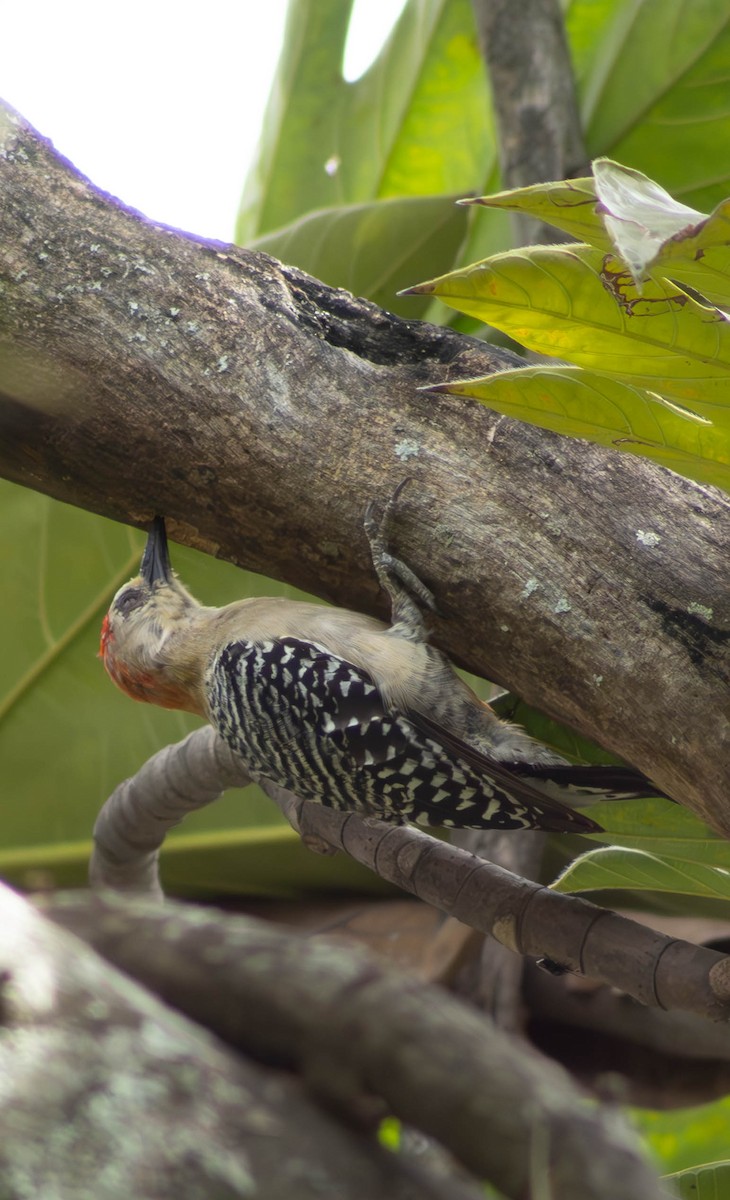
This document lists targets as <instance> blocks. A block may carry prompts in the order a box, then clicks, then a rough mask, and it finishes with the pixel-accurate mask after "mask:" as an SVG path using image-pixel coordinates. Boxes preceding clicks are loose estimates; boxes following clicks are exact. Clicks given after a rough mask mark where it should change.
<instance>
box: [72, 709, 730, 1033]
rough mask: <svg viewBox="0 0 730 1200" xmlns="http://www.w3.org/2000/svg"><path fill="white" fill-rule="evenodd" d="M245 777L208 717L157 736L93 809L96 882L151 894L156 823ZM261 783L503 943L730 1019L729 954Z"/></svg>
mask: <svg viewBox="0 0 730 1200" xmlns="http://www.w3.org/2000/svg"><path fill="white" fill-rule="evenodd" d="M200 781H202V784H203V787H202V791H198V789H199V788H200ZM248 782H250V777H249V775H248V773H247V772H246V769H245V766H244V765H243V763H241V762H240V761H239V760H238V759H237V758H236V756H235V755H234V754H233V753H232V752H231V751H230V750H229V749H228V747H227V746H226V745H225V743H224V742H223V741H222V740H221V739H220V738H219V737H218V736H217V734H216V733H215V732H214V731H213V729H212V728H211V727H210V726H205V727H204V728H202V729H196V730H195V731H194V732H193V733H191V734H189V735H188V737H187V738H185V740H184V741H182V742H178V743H177V745H175V746H167V747H166V748H165V749H164V750H162V751H160V752H159V753H158V754H156V755H154V756H153V757H152V758H151V759H149V761H148V762H147V763H146V764H145V765H144V767H142V769H141V770H140V771H139V772H138V774H137V775H136V776H135V777H134V778H133V779H130V780H127V781H126V782H125V783H124V784H122V785H121V786H120V787H119V788H117V789H116V790H115V792H113V793H112V795H111V796H110V798H109V800H107V802H106V804H105V806H104V808H103V809H102V812H101V814H100V816H99V819H98V820H97V823H96V828H95V830H94V840H95V850H94V857H93V859H92V868H91V877H92V881H93V882H94V884H95V886H97V887H102V886H113V887H117V888H122V889H131V890H141V891H146V892H148V893H150V894H152V895H153V896H156V895H158V894H160V893H159V883H158V881H157V851H158V850H159V847H160V846H161V845H162V842H163V840H164V836H165V833H166V831H167V830H168V829H169V828H171V827H172V826H173V825H176V824H178V822H179V821H180V820H182V818H183V817H184V816H185V815H186V814H187V813H188V812H191V811H193V809H194V808H196V807H200V806H201V805H203V804H208V803H210V802H211V800H214V799H215V798H216V796H217V795H219V794H220V792H221V791H223V790H224V789H225V788H226V787H231V786H232V785H235V786H237V787H241V786H245V784H246V783H248ZM259 783H260V785H261V787H262V788H263V789H264V791H265V792H266V793H267V795H269V796H270V797H271V799H272V800H273V801H274V802H275V804H277V805H278V807H279V808H280V809H281V811H282V812H283V813H284V816H285V817H286V818H287V820H288V821H289V823H290V824H291V825H293V827H294V828H295V829H296V830H298V832H299V833H300V835H301V837H302V838H303V840H304V842H305V845H308V846H309V847H310V848H312V849H317V850H322V849H324V851H325V853H331V852H332V847H336V848H337V849H341V850H345V851H346V852H347V853H348V854H350V855H351V856H352V857H353V858H354V859H356V860H357V861H358V862H360V863H363V865H364V866H366V867H369V868H370V869H371V870H372V871H374V872H375V873H376V874H377V875H379V876H380V877H381V878H382V879H387V880H388V881H389V882H391V883H394V884H396V885H397V886H398V887H400V888H403V889H404V890H405V891H408V892H412V893H413V894H414V895H416V896H418V897H419V898H420V899H421V900H424V901H426V903H427V904H432V905H433V906H434V907H436V908H439V909H440V910H441V911H442V912H446V913H449V914H450V915H451V916H454V917H457V918H458V920H459V921H461V922H463V923H464V924H465V925H471V926H472V927H473V928H474V929H478V930H480V931H481V932H482V933H490V934H491V935H492V936H493V937H495V938H496V939H497V940H498V941H499V942H501V943H502V944H503V945H505V946H507V948H508V949H510V950H514V951H515V952H517V953H519V954H527V955H531V956H534V957H546V958H549V959H551V960H553V961H554V962H557V963H559V964H560V965H562V966H564V967H565V968H567V969H569V970H571V971H574V972H576V973H578V974H585V975H589V976H590V977H591V978H593V979H596V980H599V981H601V982H603V983H607V984H611V985H612V986H614V987H618V988H621V990H622V991H625V992H628V993H629V995H631V996H634V997H635V998H636V999H637V1000H640V1001H641V1002H642V1003H643V1004H647V1005H656V1006H659V1007H661V1008H668V1009H679V1010H682V1011H685V1012H694V1013H699V1014H700V1015H702V1016H708V1017H711V1018H712V1019H713V1020H728V1018H730V958H729V957H726V956H725V955H722V954H718V953H716V952H715V951H714V950H709V949H707V948H705V947H700V946H693V945H691V943H689V942H683V941H681V940H678V939H676V938H670V937H666V936H664V935H663V934H660V933H656V932H655V931H654V930H652V929H648V928H647V927H646V926H644V925H639V924H637V923H636V922H635V921H630V920H628V919H627V918H626V917H620V916H618V915H617V914H616V913H614V912H610V911H609V910H607V909H603V908H598V907H597V906H596V905H594V904H590V903H588V901H586V900H581V899H579V898H577V897H575V896H564V895H561V894H560V893H558V892H551V891H550V890H549V889H548V888H545V887H543V886H541V885H540V884H537V883H532V882H531V881H529V880H527V879H522V878H520V877H519V876H518V875H514V874H512V872H510V871H505V870H503V869H502V868H501V867H498V866H495V865H494V864H493V863H489V862H486V861H485V860H484V859H480V858H476V857H475V856H474V855H472V854H468V853H467V852H466V851H464V850H460V849H459V848H458V847H456V846H450V845H448V844H447V843H445V842H440V841H437V840H436V839H435V838H433V837H431V836H429V834H426V833H421V831H420V830H417V829H415V828H414V827H413V826H398V825H388V824H385V823H384V822H382V821H375V820H364V819H363V818H361V817H358V816H356V815H355V814H354V813H350V814H347V813H345V814H343V813H339V812H335V811H334V810H332V809H328V808H324V807H322V806H321V805H319V804H312V803H308V802H306V801H303V800H299V799H298V798H297V797H296V796H294V795H292V793H291V792H287V791H285V790H284V789H283V788H280V787H278V786H277V785H276V784H273V783H270V782H269V781H268V780H265V779H264V780H259ZM537 836H539V835H537Z"/></svg>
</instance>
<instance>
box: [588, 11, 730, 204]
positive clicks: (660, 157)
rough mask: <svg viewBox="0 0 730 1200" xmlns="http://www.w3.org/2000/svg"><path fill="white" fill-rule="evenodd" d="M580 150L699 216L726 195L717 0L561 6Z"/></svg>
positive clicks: (721, 20) (728, 129)
mask: <svg viewBox="0 0 730 1200" xmlns="http://www.w3.org/2000/svg"><path fill="white" fill-rule="evenodd" d="M565 19H566V27H567V32H568V37H569V40H570V43H571V47H572V50H573V54H574V60H575V64H576V73H577V77H578V87H579V93H580V104H581V113H582V119H583V128H584V130H585V138H586V146H587V150H588V154H589V156H590V157H591V158H596V157H598V156H599V155H602V154H610V155H611V157H613V158H616V159H619V160H620V161H621V162H624V163H627V164H628V165H629V166H632V167H638V168H639V169H640V170H642V171H646V172H647V174H649V175H651V176H652V178H654V179H657V180H659V181H660V183H661V184H662V185H663V186H664V187H666V188H668V189H669V190H670V191H671V192H672V194H673V195H675V196H681V197H682V199H683V200H684V201H685V203H688V204H691V205H692V206H693V207H695V208H698V209H706V210H707V209H711V208H712V207H714V205H715V204H717V203H719V201H720V200H722V199H723V197H725V196H727V195H728V194H729V193H730V160H729V159H728V157H727V155H726V154H723V153H722V152H719V153H718V151H719V149H720V147H724V146H728V145H730V105H729V104H728V102H727V98H728V83H730V8H728V5H727V4H726V3H725V2H724V0H661V2H660V3H657V2H656V0H569V2H568V4H567V8H566V16H565Z"/></svg>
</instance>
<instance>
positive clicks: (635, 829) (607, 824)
mask: <svg viewBox="0 0 730 1200" xmlns="http://www.w3.org/2000/svg"><path fill="white" fill-rule="evenodd" d="M590 815H591V816H592V817H594V818H595V820H596V821H598V824H599V825H602V826H603V832H602V833H595V834H591V841H595V842H605V843H607V844H608V845H609V846H620V847H625V848H626V849H632V850H641V851H644V852H646V853H647V854H653V855H655V856H657V857H658V858H667V859H671V860H672V862H682V863H697V864H699V865H700V866H704V867H720V868H722V869H723V870H728V871H730V842H728V840H727V838H724V837H721V836H720V834H718V833H716V832H715V831H714V829H711V828H710V826H709V825H706V824H705V823H704V821H701V820H700V818H699V817H697V816H695V814H694V813H693V812H691V811H690V810H689V809H688V808H684V807H683V805H681V804H673V803H672V801H671V800H665V799H664V798H663V797H661V796H652V797H645V798H643V799H641V800H610V801H604V802H602V803H600V804H594V805H591V808H590Z"/></svg>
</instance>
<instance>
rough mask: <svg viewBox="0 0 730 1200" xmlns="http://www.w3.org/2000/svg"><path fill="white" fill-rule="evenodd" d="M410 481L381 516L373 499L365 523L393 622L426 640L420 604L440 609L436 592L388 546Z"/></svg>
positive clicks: (400, 487) (417, 638)
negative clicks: (434, 595) (403, 495)
mask: <svg viewBox="0 0 730 1200" xmlns="http://www.w3.org/2000/svg"><path fill="white" fill-rule="evenodd" d="M408 483H410V477H408V478H406V479H404V480H402V481H401V483H399V484H398V487H397V488H396V489H395V491H394V492H393V495H392V496H391V497H390V499H389V500H388V501H387V503H386V504H385V506H384V507H383V509H382V511H381V512H380V515H379V516H378V515H377V511H378V506H377V505H376V504H375V502H374V501H372V500H371V501H370V503H369V504H368V505H367V507H366V509H365V515H364V518H363V526H364V528H365V535H366V537H367V539H368V543H369V545H370V553H371V555H372V559H373V566H374V567H375V573H376V575H377V577H378V582H379V583H380V586H381V587H382V589H383V591H385V592H386V593H387V594H388V596H389V597H390V603H391V613H392V618H391V619H392V623H393V626H394V627H396V626H397V628H398V632H399V634H400V635H401V636H402V637H408V638H410V639H411V640H412V641H425V640H426V636H427V635H426V627H425V624H424V620H423V615H422V613H421V608H420V607H419V605H420V606H422V607H423V608H427V609H429V610H430V611H431V612H437V611H438V610H437V608H436V601H435V600H434V597H433V593H432V592H431V591H429V589H428V588H427V587H426V585H425V583H423V582H422V581H421V580H420V579H419V578H418V576H417V575H416V574H415V572H414V571H412V570H411V568H410V567H409V566H407V565H406V564H405V563H404V562H402V561H401V559H399V558H395V556H394V555H392V554H391V553H390V551H389V550H388V543H389V540H390V531H391V526H392V523H393V514H394V512H395V509H396V507H397V504H398V499H399V497H400V494H401V492H402V491H403V489H404V488H405V486H406V485H407V484H408Z"/></svg>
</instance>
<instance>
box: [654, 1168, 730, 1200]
mask: <svg viewBox="0 0 730 1200" xmlns="http://www.w3.org/2000/svg"><path fill="white" fill-rule="evenodd" d="M666 1179H667V1181H668V1182H669V1183H671V1184H672V1186H673V1188H674V1191H675V1193H676V1195H677V1196H678V1197H679V1200H724V1198H725V1197H727V1196H730V1161H727V1160H726V1161H725V1162H714V1163H707V1164H706V1165H705V1166H702V1167H692V1168H690V1169H689V1170H687V1171H678V1172H677V1173H676V1174H675V1175H667V1176H666Z"/></svg>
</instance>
